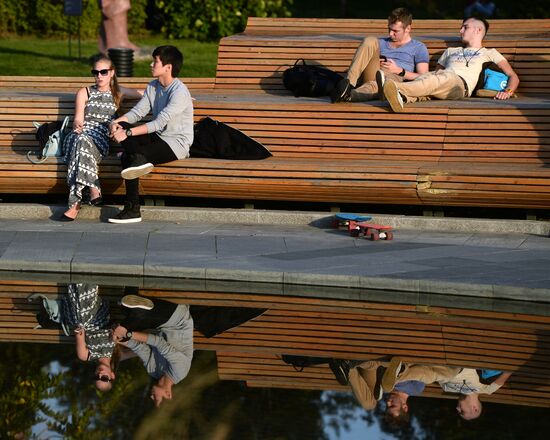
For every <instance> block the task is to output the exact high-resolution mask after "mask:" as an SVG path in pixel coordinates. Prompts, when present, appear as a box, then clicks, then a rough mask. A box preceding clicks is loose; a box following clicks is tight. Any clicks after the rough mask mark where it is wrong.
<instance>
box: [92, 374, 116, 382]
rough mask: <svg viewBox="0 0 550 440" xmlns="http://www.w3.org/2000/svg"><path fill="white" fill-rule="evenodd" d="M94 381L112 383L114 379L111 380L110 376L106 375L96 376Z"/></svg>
mask: <svg viewBox="0 0 550 440" xmlns="http://www.w3.org/2000/svg"><path fill="white" fill-rule="evenodd" d="M94 379H95V380H100V381H101V382H112V381H113V379H111V378H110V377H109V376H105V375H99V374H98V375H96V376H94Z"/></svg>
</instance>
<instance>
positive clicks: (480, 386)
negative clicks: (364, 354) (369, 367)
mask: <svg viewBox="0 0 550 440" xmlns="http://www.w3.org/2000/svg"><path fill="white" fill-rule="evenodd" d="M391 364H392V365H394V366H395V368H393V369H392V370H391V371H390V369H388V371H387V373H386V374H385V375H384V376H383V378H382V388H383V389H384V391H391V392H392V393H393V391H394V390H395V387H396V386H397V385H398V384H399V383H401V382H403V381H411V380H412V381H419V382H422V383H424V384H430V383H434V382H437V383H439V385H440V386H441V388H442V389H443V391H445V392H449V393H458V394H460V397H459V398H458V403H457V408H456V409H457V411H458V413H459V415H460V416H461V417H462V418H463V419H465V420H471V419H475V418H477V417H479V416H480V414H481V402H480V401H479V394H492V393H494V392H495V391H496V390H498V389H499V388H500V387H501V386H502V385H504V383H506V381H507V380H508V378H509V377H510V376H511V373H503V372H501V371H491V370H475V369H473V368H458V367H448V366H443V365H417V364H404V363H402V362H401V360H400V359H399V358H393V359H392V361H391ZM487 373H489V374H487ZM405 403H406V399H405ZM401 411H402V412H403V411H405V412H406V411H408V407H407V408H404V407H403V408H402V409H401ZM392 415H394V414H392Z"/></svg>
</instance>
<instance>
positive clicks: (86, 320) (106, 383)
mask: <svg viewBox="0 0 550 440" xmlns="http://www.w3.org/2000/svg"><path fill="white" fill-rule="evenodd" d="M61 316H62V323H63V329H64V331H65V333H66V334H68V333H69V332H70V331H74V334H75V342H76V354H77V356H78V359H80V360H81V361H96V362H97V367H96V369H95V376H94V379H95V386H96V387H97V389H98V390H101V391H109V390H110V389H111V388H112V382H113V381H114V380H115V369H116V365H115V364H116V363H118V360H119V357H120V355H119V349H118V348H116V347H115V343H114V342H112V341H111V332H110V315H109V302H108V301H107V300H106V299H102V298H100V296H99V286H97V285H93V284H69V286H68V295H67V296H66V297H64V298H63V300H62V302H61Z"/></svg>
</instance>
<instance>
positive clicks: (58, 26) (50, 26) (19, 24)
mask: <svg viewBox="0 0 550 440" xmlns="http://www.w3.org/2000/svg"><path fill="white" fill-rule="evenodd" d="M147 1H148V0H132V9H130V12H129V13H128V29H129V30H130V32H131V33H132V34H134V35H135V34H136V33H140V32H139V31H140V30H143V29H144V28H145V21H146V19H147V13H146V10H145V8H146V6H147ZM63 9H64V1H63V0H1V2H0V33H2V34H5V33H16V34H35V35H39V36H44V37H51V36H58V37H59V36H66V35H67V34H68V32H69V30H71V33H72V34H73V35H75V34H76V33H77V23H78V22H77V17H68V16H66V15H65V14H64V12H63ZM82 9H83V13H82V16H81V17H80V35H81V37H82V38H96V37H97V35H98V29H99V24H100V22H101V11H100V9H99V6H98V2H97V0H83V2H82ZM134 30H135V31H136V32H133V31H134Z"/></svg>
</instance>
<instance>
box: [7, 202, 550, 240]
mask: <svg viewBox="0 0 550 440" xmlns="http://www.w3.org/2000/svg"><path fill="white" fill-rule="evenodd" d="M119 208H120V207H115V206H102V207H96V208H92V207H88V206H85V207H83V209H82V211H81V212H80V214H79V219H86V220H97V221H105V220H106V219H107V218H108V217H109V216H111V215H114V214H116V213H117V212H118V209H119ZM64 209H65V207H64V206H60V205H40V204H14V203H12V204H9V203H4V204H1V203H0V219H5V220H48V219H52V218H56V217H59V216H60V215H61V214H62V213H63V210H64ZM142 216H143V220H144V221H166V222H200V223H216V224H224V223H229V224H236V223H237V224H238V223H240V224H257V225H312V226H318V227H328V226H329V225H330V222H331V220H332V217H333V214H331V213H328V212H305V211H272V210H256V209H212V208H177V207H163V206H143V207H142ZM373 220H374V221H375V222H379V223H383V224H387V225H390V226H393V227H394V228H396V229H409V230H418V231H440V232H466V233H498V234H535V235H543V236H550V222H548V221H535V220H500V219H472V218H456V217H418V216H404V215H383V214H376V215H373Z"/></svg>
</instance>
